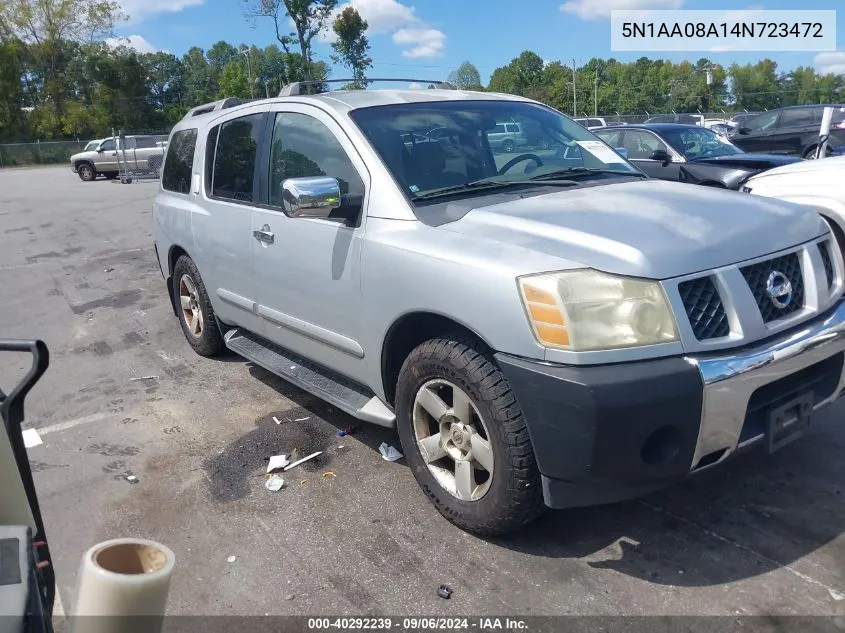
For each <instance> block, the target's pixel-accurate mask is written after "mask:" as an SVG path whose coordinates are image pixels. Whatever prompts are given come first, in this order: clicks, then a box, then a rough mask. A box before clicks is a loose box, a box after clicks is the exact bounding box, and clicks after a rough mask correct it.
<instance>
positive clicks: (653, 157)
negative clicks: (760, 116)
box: [595, 123, 799, 189]
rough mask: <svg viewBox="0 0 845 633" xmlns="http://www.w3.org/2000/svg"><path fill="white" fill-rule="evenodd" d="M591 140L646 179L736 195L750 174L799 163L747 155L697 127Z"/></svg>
mask: <svg viewBox="0 0 845 633" xmlns="http://www.w3.org/2000/svg"><path fill="white" fill-rule="evenodd" d="M595 134H596V135H597V136H598V137H599V138H600V139H602V140H603V141H604V142H605V143H607V144H608V145H610V146H611V147H614V148H617V147H621V148H624V149H625V152H626V156H627V158H628V160H630V161H631V162H632V163H634V165H636V166H637V167H639V168H640V169H641V170H642V171H644V172H645V173H646V174H648V175H649V176H652V177H654V178H660V179H662V180H680V181H681V182H689V183H693V184H698V185H708V186H711V187H725V188H727V189H739V188H740V186H742V184H743V183H744V182H745V181H746V180H747V179H748V178H750V177H751V176H753V175H754V174H758V173H760V172H761V171H765V170H766V169H771V168H772V167H778V166H779V165H786V164H789V163H793V162H797V161H798V160H799V159H798V158H794V157H791V156H778V155H770V154H747V153H745V152H743V151H742V150H741V149H739V148H738V147H737V146H736V145H733V144H732V143H731V142H730V141H729V140H727V138H725V137H724V136H720V135H718V134H716V132H714V131H713V130H708V129H706V128H703V127H697V126H695V125H680V124H677V123H657V124H654V125H645V124H643V125H628V126H626V127H625V128H614V127H608V128H604V129H601V130H596V131H595Z"/></svg>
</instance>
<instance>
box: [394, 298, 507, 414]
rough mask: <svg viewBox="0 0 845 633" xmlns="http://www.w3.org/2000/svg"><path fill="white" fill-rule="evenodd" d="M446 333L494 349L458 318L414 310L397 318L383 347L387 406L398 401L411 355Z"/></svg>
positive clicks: (484, 348) (486, 348)
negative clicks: (404, 368)
mask: <svg viewBox="0 0 845 633" xmlns="http://www.w3.org/2000/svg"><path fill="white" fill-rule="evenodd" d="M447 334H457V335H461V336H463V337H465V338H467V339H469V340H471V341H474V342H476V343H477V344H479V345H480V346H481V348H482V349H483V350H491V349H492V347H491V346H490V345H489V343H487V341H485V340H484V338H483V337H482V336H481V335H480V334H479V333H478V332H476V331H475V330H473V329H472V328H471V327H469V326H468V325H466V324H464V323H461V322H459V321H457V320H456V319H454V318H452V317H449V316H446V315H443V314H439V313H437V312H429V311H422V310H418V311H414V312H409V313H407V314H403V315H402V316H400V317H399V318H397V319H396V320H395V321H394V322H393V323H392V324H391V326H390V327H389V328H388V330H387V334H386V335H385V337H384V341H383V343H382V348H381V378H382V388H383V389H384V395H385V398H386V399H387V402H388V404H390V405H391V406H393V405H394V404H395V400H396V381H397V380H398V378H399V370H400V369H402V363H404V362H405V359H406V358H407V357H408V354H410V353H411V351H412V350H413V349H414V348H415V347H417V346H418V345H419V344H420V343H423V342H425V341H427V340H429V339H432V338H437V337H438V336H443V335H447Z"/></svg>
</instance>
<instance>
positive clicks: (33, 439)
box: [23, 429, 44, 448]
mask: <svg viewBox="0 0 845 633" xmlns="http://www.w3.org/2000/svg"><path fill="white" fill-rule="evenodd" d="M43 443H44V441H43V440H42V439H41V436H40V435H39V434H38V431H36V430H35V429H26V430H25V431H24V432H23V445H24V447H26V448H32V447H33V446H38V445H39V444H43Z"/></svg>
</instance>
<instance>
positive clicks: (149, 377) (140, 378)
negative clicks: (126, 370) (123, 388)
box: [129, 376, 158, 382]
mask: <svg viewBox="0 0 845 633" xmlns="http://www.w3.org/2000/svg"><path fill="white" fill-rule="evenodd" d="M136 380H158V376H140V377H138V378H130V379H129V382H135V381H136Z"/></svg>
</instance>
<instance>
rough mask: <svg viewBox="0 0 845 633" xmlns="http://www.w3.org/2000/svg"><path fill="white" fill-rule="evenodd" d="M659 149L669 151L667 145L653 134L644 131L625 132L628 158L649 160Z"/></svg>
mask: <svg viewBox="0 0 845 633" xmlns="http://www.w3.org/2000/svg"><path fill="white" fill-rule="evenodd" d="M657 149H664V150H666V151H669V148H668V147H667V146H666V143H664V142H663V141H661V140H660V139H659V138H657V137H656V136H655V135H654V134H652V133H651V132H646V131H644V130H627V131H626V132H625V151H627V152H628V158H632V159H644V158H648V157H649V156H651V155H652V153H653V152H654V150H657Z"/></svg>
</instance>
